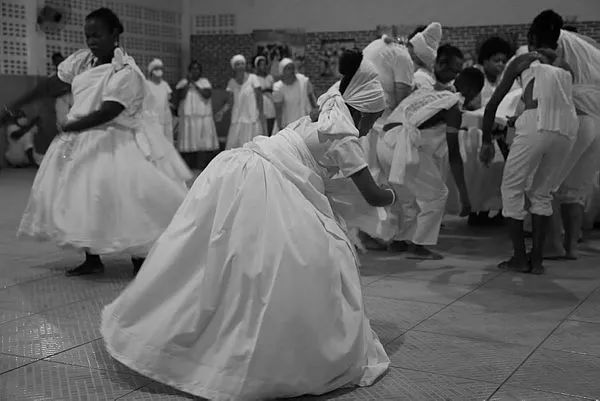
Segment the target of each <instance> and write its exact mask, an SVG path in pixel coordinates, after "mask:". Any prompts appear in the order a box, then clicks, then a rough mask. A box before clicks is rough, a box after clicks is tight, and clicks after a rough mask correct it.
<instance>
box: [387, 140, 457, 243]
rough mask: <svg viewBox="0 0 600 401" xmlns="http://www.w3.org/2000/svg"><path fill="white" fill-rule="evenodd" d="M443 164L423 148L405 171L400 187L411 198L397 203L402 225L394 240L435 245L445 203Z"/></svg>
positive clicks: (445, 164)
mask: <svg viewBox="0 0 600 401" xmlns="http://www.w3.org/2000/svg"><path fill="white" fill-rule="evenodd" d="M447 164H448V158H447V157H436V155H435V154H434V153H433V152H432V151H431V149H427V148H425V149H421V150H420V151H419V164H418V165H416V166H409V167H407V170H406V174H405V177H404V187H405V188H406V189H407V190H408V192H409V193H410V195H411V196H410V197H407V198H404V199H400V201H399V202H400V203H401V207H402V218H403V219H402V220H403V221H402V224H401V227H400V229H399V232H398V234H397V236H396V237H395V239H396V240H398V241H411V242H413V243H415V244H417V245H436V244H437V242H438V238H439V235H440V227H441V225H442V221H443V219H444V213H445V210H446V201H447V199H448V187H447V186H446V177H445V174H446V172H447V171H448V168H447Z"/></svg>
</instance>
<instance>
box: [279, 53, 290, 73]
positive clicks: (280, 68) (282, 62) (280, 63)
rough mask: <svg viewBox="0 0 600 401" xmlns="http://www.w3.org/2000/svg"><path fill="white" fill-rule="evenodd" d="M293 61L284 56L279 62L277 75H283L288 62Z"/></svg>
mask: <svg viewBox="0 0 600 401" xmlns="http://www.w3.org/2000/svg"><path fill="white" fill-rule="evenodd" d="M293 63H294V61H293V60H292V59H291V58H287V57H286V58H284V59H283V60H281V61H280V62H279V75H283V70H284V69H285V67H287V66H288V65H290V64H293Z"/></svg>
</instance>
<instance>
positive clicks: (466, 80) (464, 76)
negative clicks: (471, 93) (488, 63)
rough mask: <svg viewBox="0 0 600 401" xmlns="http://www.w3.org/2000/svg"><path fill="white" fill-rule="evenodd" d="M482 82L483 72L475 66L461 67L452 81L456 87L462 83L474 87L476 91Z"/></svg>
mask: <svg viewBox="0 0 600 401" xmlns="http://www.w3.org/2000/svg"><path fill="white" fill-rule="evenodd" d="M484 84H485V77H484V76H483V72H481V71H480V70H479V69H478V68H475V67H467V68H465V69H463V70H462V71H461V72H460V73H459V74H458V76H457V77H456V80H455V81H454V85H455V86H456V87H457V88H458V87H461V86H463V85H467V86H469V87H471V88H473V89H476V90H477V92H481V90H482V89H483V85H484Z"/></svg>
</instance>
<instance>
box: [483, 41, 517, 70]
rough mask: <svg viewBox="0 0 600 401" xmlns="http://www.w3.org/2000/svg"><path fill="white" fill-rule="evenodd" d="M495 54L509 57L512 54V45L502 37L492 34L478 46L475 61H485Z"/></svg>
mask: <svg viewBox="0 0 600 401" xmlns="http://www.w3.org/2000/svg"><path fill="white" fill-rule="evenodd" d="M496 54H504V55H505V56H506V58H507V59H509V58H511V57H512V56H513V54H514V51H513V47H512V46H511V44H510V43H508V41H507V40H505V39H502V38H501V37H499V36H492V37H491V38H488V39H486V40H485V41H484V42H483V43H482V44H481V46H480V48H479V54H478V56H477V62H478V63H479V64H483V63H484V62H485V61H487V60H489V59H491V58H492V57H493V56H494V55H496Z"/></svg>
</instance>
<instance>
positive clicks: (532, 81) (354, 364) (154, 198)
mask: <svg viewBox="0 0 600 401" xmlns="http://www.w3.org/2000/svg"><path fill="white" fill-rule="evenodd" d="M562 24H563V23H562V18H561V17H560V16H559V15H558V14H556V13H555V12H553V11H551V10H546V11H544V12H542V13H541V14H539V15H538V16H537V17H536V18H535V19H534V21H533V23H532V24H531V27H530V29H529V35H528V43H529V50H528V51H527V52H525V53H524V54H520V55H517V56H516V57H514V58H513V59H512V60H511V61H509V58H511V57H512V56H513V55H512V54H511V51H510V48H509V47H507V46H506V44H505V43H504V42H502V41H501V40H499V39H494V40H493V41H490V42H487V44H484V45H483V46H482V54H481V56H480V61H481V63H482V68H481V69H478V68H472V67H470V68H463V63H464V57H463V55H462V52H461V51H460V50H459V49H458V48H456V47H454V46H452V45H443V46H440V41H441V38H442V27H441V25H440V24H438V23H435V22H434V23H432V24H430V25H428V26H427V27H424V28H423V29H420V30H419V31H418V32H415V34H414V35H413V36H412V37H411V38H410V40H409V41H408V43H399V41H398V40H396V39H395V38H392V37H389V36H384V37H382V38H380V39H377V40H375V41H374V42H373V43H371V44H370V45H368V46H367V47H366V48H365V49H364V50H363V51H362V52H360V51H346V52H344V54H343V55H342V56H341V58H340V60H339V73H340V76H341V79H340V80H339V81H338V82H337V83H335V84H334V85H333V86H332V87H331V88H330V89H329V90H328V91H327V92H326V93H324V94H323V95H321V96H320V97H319V98H318V99H315V96H314V93H313V90H312V86H311V85H310V81H309V80H308V79H307V78H306V77H304V76H302V75H299V74H297V73H296V72H295V71H294V69H293V63H292V62H291V60H290V61H287V60H282V61H281V63H280V64H279V69H280V72H281V75H282V78H281V81H279V82H277V83H274V82H273V81H274V80H273V79H272V78H270V76H269V74H267V72H266V71H267V69H266V60H264V59H263V58H261V57H258V58H257V59H256V60H254V66H255V67H256V69H257V72H258V73H257V74H249V73H248V72H247V65H246V60H245V58H244V57H243V56H241V55H237V56H235V57H233V58H232V59H231V67H232V70H233V78H232V79H231V80H230V81H229V83H228V85H227V90H228V93H229V99H228V100H227V102H226V103H225V105H224V106H223V107H222V108H221V109H220V110H218V111H217V112H216V113H214V116H215V118H216V119H217V120H218V119H220V118H222V117H223V115H224V113H225V112H226V111H227V110H228V109H232V123H231V126H230V128H229V136H228V139H227V141H228V148H230V150H228V151H225V152H221V153H219V154H218V155H217V156H216V157H215V158H214V159H213V160H212V162H210V164H209V165H208V166H207V168H206V169H204V171H203V172H202V173H201V174H200V175H199V177H198V178H197V179H196V180H195V182H194V184H193V186H192V187H191V188H190V189H189V190H188V188H187V187H186V185H185V181H186V180H187V179H189V178H190V175H189V171H188V170H186V166H185V164H184V163H183V162H182V161H181V160H178V159H177V158H176V156H177V154H176V152H175V151H174V149H171V148H172V145H171V144H170V143H169V142H170V135H171V134H170V132H171V131H170V130H171V127H172V123H171V121H170V111H169V101H168V99H169V97H170V96H172V97H174V98H175V99H176V100H177V102H176V104H177V105H178V106H177V107H178V119H179V127H178V130H179V135H180V138H179V142H178V147H179V150H180V151H181V152H183V154H184V157H186V158H188V157H195V156H194V155H193V154H194V153H195V152H198V151H208V150H213V149H216V148H217V146H218V140H217V138H216V132H215V128H214V121H213V118H212V106H211V103H210V98H211V90H212V87H211V84H210V82H208V80H206V79H205V78H203V77H202V69H201V66H200V65H199V64H198V63H195V62H194V63H192V64H191V65H190V69H189V76H188V77H187V78H186V79H185V80H182V81H181V82H179V83H178V84H177V86H176V87H175V93H173V94H172V95H171V93H170V92H171V91H170V88H169V87H168V86H167V85H165V84H164V82H163V81H162V79H161V78H162V77H161V75H162V70H163V65H162V63H161V62H160V60H155V61H153V62H152V63H150V66H149V68H148V73H149V77H150V78H149V79H147V77H146V76H145V74H144V73H143V72H142V70H141V69H140V68H139V67H138V66H137V65H136V63H135V60H133V59H132V58H131V57H130V56H128V55H127V54H126V53H124V52H123V50H122V49H121V48H120V47H119V37H120V35H121V34H122V33H123V30H124V27H123V25H122V24H121V22H120V20H119V18H118V17H117V16H116V15H115V14H114V12H112V11H111V10H110V9H107V8H101V9H98V10H95V11H93V12H92V13H90V14H89V15H88V16H87V17H86V19H85V25H84V32H85V36H86V42H87V46H88V49H83V50H80V51H78V52H76V53H74V54H72V55H70V56H69V57H68V58H67V59H66V60H64V61H63V62H62V63H61V64H60V65H59V67H58V72H57V74H56V75H54V76H52V77H50V78H49V79H48V80H46V81H45V82H43V83H42V84H40V85H39V86H38V87H36V88H35V89H34V90H32V91H31V92H29V93H27V94H25V95H23V96H22V97H20V98H19V99H17V100H16V101H14V102H13V103H12V104H10V105H7V106H6V107H5V108H4V111H3V112H2V114H1V115H0V119H1V121H2V123H6V122H9V121H13V120H14V119H18V118H19V116H18V114H17V111H18V110H20V109H21V107H23V106H24V105H26V104H28V103H31V102H32V101H34V100H36V99H40V98H43V97H56V96H61V95H62V94H64V93H65V91H70V92H71V93H72V95H73V106H72V107H71V109H70V110H69V113H68V115H67V118H66V120H65V121H64V123H62V125H61V131H60V134H59V135H58V136H57V137H56V138H55V139H54V141H53V142H52V144H51V145H50V148H49V149H48V151H47V152H46V154H45V156H44V159H43V161H42V163H41V166H40V168H39V170H38V173H37V176H36V178H35V181H34V183H33V187H32V190H31V195H30V199H29V201H28V203H27V206H26V209H25V212H24V215H23V219H22V221H21V225H20V227H19V234H22V235H28V236H32V237H36V238H42V239H49V240H53V241H55V242H56V243H57V244H58V245H59V246H63V247H70V248H74V249H77V250H79V251H81V252H83V253H85V261H84V262H83V263H82V264H81V265H80V266H78V267H76V268H74V269H71V270H69V271H68V274H69V275H74V276H79V275H87V274H96V273H100V272H102V271H103V270H104V265H103V262H102V260H101V255H104V254H108V253H127V254H129V255H131V256H132V264H133V267H134V273H135V275H136V277H135V279H134V280H133V281H132V282H131V284H130V285H129V286H128V287H127V288H126V289H125V290H124V291H123V292H122V293H121V294H120V295H119V296H118V297H117V299H115V300H114V301H113V302H112V303H111V304H110V305H108V306H107V307H106V308H105V309H104V311H103V314H102V324H101V331H102V335H103V337H104V340H105V344H106V347H107V349H108V351H109V352H110V354H111V355H112V356H113V357H114V358H116V359H117V360H119V361H120V362H122V363H123V364H125V365H127V366H128V367H129V368H131V369H133V370H135V371H137V372H139V373H141V374H144V375H146V376H148V377H150V378H152V379H154V380H157V381H159V382H162V383H165V384H168V385H170V386H173V387H175V388H178V389H180V390H182V391H185V392H188V393H190V394H193V395H196V396H200V397H204V398H207V399H210V400H216V401H225V400H261V399H274V398H278V397H294V396H300V395H304V394H313V395H319V394H324V393H327V392H330V391H332V390H335V389H338V388H342V387H347V386H368V385H371V384H373V383H374V382H375V381H376V380H377V379H378V378H379V377H381V376H382V375H383V374H385V372H386V370H387V369H388V367H389V364H390V360H389V358H388V356H387V354H386V351H385V349H384V347H383V346H382V344H381V343H380V341H379V339H378V337H377V335H376V334H375V333H374V332H373V330H372V329H371V326H370V323H369V320H368V319H367V317H366V314H365V308H364V303H363V298H362V292H361V286H360V275H359V259H358V256H357V253H356V245H357V242H361V241H363V240H365V239H370V240H372V241H374V242H379V243H385V244H386V245H388V246H389V249H390V251H398V252H407V253H408V254H409V255H410V256H411V257H416V258H424V259H431V258H439V257H441V255H439V254H438V253H436V252H434V251H433V250H431V249H430V247H431V246H433V245H435V244H436V243H437V241H438V237H439V232H440V228H441V225H442V220H443V216H444V214H445V213H446V211H447V203H452V202H451V200H452V198H453V196H455V197H456V198H457V199H458V201H457V203H458V205H459V208H458V213H460V214H461V215H463V216H467V215H469V214H471V213H476V217H475V218H478V217H479V216H480V215H479V213H483V215H485V213H487V212H488V211H490V210H496V211H498V210H502V214H503V215H504V217H505V218H506V219H507V220H508V227H509V231H510V234H511V239H512V243H513V256H512V257H511V258H510V259H509V260H508V261H506V262H502V263H501V264H500V265H499V267H501V268H504V269H511V270H515V271H520V272H530V273H534V274H539V273H542V272H543V264H542V260H543V257H544V243H545V241H544V240H545V237H546V235H548V237H549V238H550V240H549V241H546V243H547V244H550V245H552V246H553V247H555V250H556V251H557V252H558V253H559V255H558V256H560V257H565V258H575V257H577V254H576V249H575V247H576V243H577V241H576V239H577V237H578V235H579V232H580V229H581V224H582V216H583V204H584V202H585V200H586V196H587V192H586V191H587V190H588V188H589V187H590V186H591V183H592V182H593V180H594V175H595V174H596V173H597V170H598V160H600V157H599V152H600V149H599V146H600V145H599V144H600V130H599V128H600V127H598V120H599V119H600V57H599V55H600V50H598V46H597V43H595V42H593V41H592V40H591V39H589V38H587V37H584V36H582V35H578V34H576V33H572V32H568V31H565V30H562V29H561V28H562ZM483 49H485V50H483ZM507 62H508V63H507ZM506 64H507V66H506V68H504V66H505V65H506ZM415 84H416V85H415ZM482 102H483V103H482ZM516 115H518V118H517V119H516V122H514V118H513V116H516ZM507 117H510V118H507ZM465 121H470V123H469V128H470V129H469V130H467V131H466V132H465V130H463V128H464V127H465ZM513 125H514V130H513V131H514V132H513V133H512V135H506V130H505V129H504V127H506V126H513ZM199 132H202V134H201V135H199V134H198V133H199ZM270 132H276V133H277V134H276V135H268V134H269V133H270ZM511 136H512V138H511ZM167 145H169V146H171V148H169V147H168V146H167ZM186 154H188V155H186ZM498 154H500V155H501V156H500V157H498ZM177 157H178V156H177ZM188 160H189V159H188ZM475 163H478V164H477V166H478V168H479V169H478V170H477V171H476V172H474V173H472V174H477V175H479V176H480V177H483V178H480V179H479V180H474V181H479V182H482V183H485V184H486V185H492V184H489V181H494V180H495V182H496V183H497V186H498V187H497V188H495V189H491V190H489V191H480V188H479V187H478V185H480V184H478V183H477V182H475V183H474V182H473V181H470V180H469V179H468V178H467V177H468V174H469V173H468V170H469V168H470V167H468V166H475ZM496 164H500V165H503V168H501V169H500V170H499V171H497V170H494V169H493V168H491V167H490V166H494V165H496ZM482 166H483V167H482ZM485 166H488V168H486V167H485ZM477 197H481V198H482V199H478V200H477V201H476V200H475V199H476V198H477ZM495 197H500V201H497V202H494V201H493V200H491V199H492V198H495ZM526 198H527V199H528V201H527V203H526ZM553 212H554V213H553ZM528 214H529V215H531V224H532V230H533V233H532V235H533V249H532V250H531V252H529V253H528V252H527V251H526V249H525V242H524V220H525V218H526V216H527V215H528ZM551 216H558V218H556V219H553V218H552V217H551ZM560 216H564V217H565V219H564V220H563V221H562V228H561V226H560V225H559V224H558V223H560V222H561V221H560ZM551 223H552V224H551ZM549 227H551V229H550V228H549ZM562 229H564V232H565V235H564V241H560V240H559V239H560V238H561V230H562ZM353 232H359V233H361V234H359V235H356V236H353V235H351V234H352V233H353ZM351 237H354V239H350V238H351ZM553 256H557V255H553Z"/></svg>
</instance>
